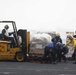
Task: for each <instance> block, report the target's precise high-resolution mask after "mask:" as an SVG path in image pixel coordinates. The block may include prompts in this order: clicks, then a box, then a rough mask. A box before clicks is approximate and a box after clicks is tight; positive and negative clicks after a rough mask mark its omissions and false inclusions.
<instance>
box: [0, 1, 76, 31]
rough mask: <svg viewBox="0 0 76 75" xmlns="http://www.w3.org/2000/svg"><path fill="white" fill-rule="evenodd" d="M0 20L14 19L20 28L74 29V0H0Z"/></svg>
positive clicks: (75, 4)
mask: <svg viewBox="0 0 76 75" xmlns="http://www.w3.org/2000/svg"><path fill="white" fill-rule="evenodd" d="M0 20H14V21H16V24H17V27H18V28H19V29H20V28H21V29H28V30H40V31H47V30H52V31H58V32H60V30H67V31H69V30H74V31H75V29H76V0H0Z"/></svg>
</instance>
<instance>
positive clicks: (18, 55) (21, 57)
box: [15, 52, 25, 62]
mask: <svg viewBox="0 0 76 75" xmlns="http://www.w3.org/2000/svg"><path fill="white" fill-rule="evenodd" d="M15 59H16V61H18V62H23V61H25V55H24V54H23V53H22V52H19V53H16V56H15Z"/></svg>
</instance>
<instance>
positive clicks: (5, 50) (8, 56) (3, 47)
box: [0, 21, 28, 62]
mask: <svg viewBox="0 0 76 75" xmlns="http://www.w3.org/2000/svg"><path fill="white" fill-rule="evenodd" d="M0 23H1V24H11V25H12V29H13V38H14V40H15V44H16V46H15V44H14V46H13V44H12V42H11V41H7V40H4V39H3V35H2V34H0V60H16V61H19V62H22V61H25V60H26V59H27V49H28V41H27V30H22V29H19V30H17V27H16V23H15V21H0ZM18 35H19V36H21V38H22V43H21V45H19V44H18V42H19V41H18Z"/></svg>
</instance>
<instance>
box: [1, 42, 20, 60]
mask: <svg viewBox="0 0 76 75" xmlns="http://www.w3.org/2000/svg"><path fill="white" fill-rule="evenodd" d="M10 44H11V42H9V41H0V60H14V58H15V54H16V52H19V51H20V48H10Z"/></svg>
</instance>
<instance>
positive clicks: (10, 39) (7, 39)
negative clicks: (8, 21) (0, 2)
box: [2, 25, 14, 45]
mask: <svg viewBox="0 0 76 75" xmlns="http://www.w3.org/2000/svg"><path fill="white" fill-rule="evenodd" d="M8 29H9V26H8V25H5V26H4V29H3V30H2V36H3V40H6V41H11V43H12V44H13V45H14V38H13V37H9V36H10V35H12V34H13V32H12V33H8Z"/></svg>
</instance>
